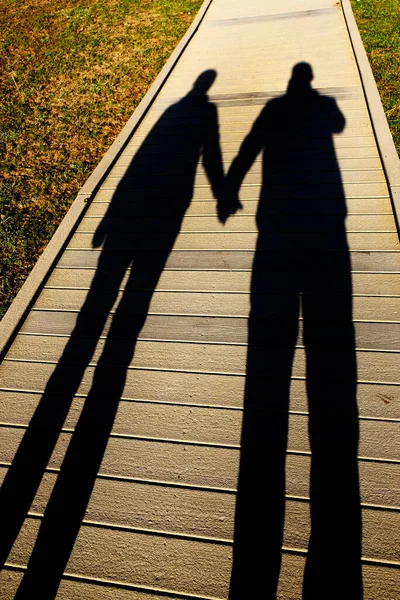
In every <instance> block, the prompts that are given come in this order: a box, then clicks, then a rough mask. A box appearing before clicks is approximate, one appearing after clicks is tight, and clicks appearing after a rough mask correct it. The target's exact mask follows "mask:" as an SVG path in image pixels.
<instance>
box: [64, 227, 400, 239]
mask: <svg viewBox="0 0 400 600" xmlns="http://www.w3.org/2000/svg"><path fill="white" fill-rule="evenodd" d="M137 233H140V232H139V231H128V230H127V231H122V232H121V233H120V236H121V238H123V237H129V236H130V235H131V234H137ZM271 233H273V234H274V235H278V234H279V235H285V236H286V235H287V236H291V235H293V234H298V235H304V234H305V233H307V236H308V237H309V238H310V237H311V236H317V235H319V236H320V235H323V236H329V234H330V233H331V234H332V236H333V237H335V236H336V234H335V232H334V231H333V232H330V231H324V230H323V229H321V230H318V231H307V232H305V231H301V232H299V230H296V229H293V230H290V229H288V230H286V231H280V230H277V231H276V232H271ZM346 233H347V234H349V233H351V234H352V235H365V234H366V233H367V234H370V233H373V234H377V233H379V234H387V235H393V233H396V234H397V229H393V230H392V229H385V230H382V231H379V230H374V229H371V230H368V229H363V230H358V231H357V230H351V229H347V230H346ZM205 234H207V235H210V236H213V237H214V236H215V235H219V236H223V237H227V236H232V237H233V236H235V235H243V234H246V235H252V236H254V237H256V236H257V234H258V232H257V231H251V230H247V231H242V230H234V231H227V230H226V229H224V230H222V231H209V230H205V231H180V232H179V234H178V237H183V236H187V235H192V236H198V235H205ZM74 235H75V236H76V235H84V236H92V235H94V231H82V230H77V231H76V233H75V234H74ZM163 235H168V232H166V231H165V232H162V231H160V232H158V233H156V234H155V236H157V237H158V236H160V237H161V236H163ZM155 236H154V237H155Z"/></svg>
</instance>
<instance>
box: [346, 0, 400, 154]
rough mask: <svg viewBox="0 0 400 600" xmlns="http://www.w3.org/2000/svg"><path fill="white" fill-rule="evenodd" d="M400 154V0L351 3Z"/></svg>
mask: <svg viewBox="0 0 400 600" xmlns="http://www.w3.org/2000/svg"><path fill="white" fill-rule="evenodd" d="M351 4H352V8H353V12H354V16H355V19H356V21H357V25H358V29H359V31H360V34H361V37H362V40H363V43H364V46H365V49H366V51H367V54H368V58H369V61H370V63H371V67H372V71H373V73H374V77H375V80H376V83H377V86H378V90H379V93H380V96H381V99H382V104H383V108H384V110H385V113H386V118H387V120H388V123H389V127H390V130H391V132H392V135H393V140H394V143H395V146H396V148H397V152H398V154H399V155H400V0H351Z"/></svg>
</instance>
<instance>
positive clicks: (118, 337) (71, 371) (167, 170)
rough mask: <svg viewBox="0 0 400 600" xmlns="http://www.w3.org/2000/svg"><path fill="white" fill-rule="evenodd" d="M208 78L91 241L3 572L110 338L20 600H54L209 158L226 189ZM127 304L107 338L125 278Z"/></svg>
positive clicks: (176, 114)
mask: <svg viewBox="0 0 400 600" xmlns="http://www.w3.org/2000/svg"><path fill="white" fill-rule="evenodd" d="M215 77H216V72H215V71H212V70H210V71H205V72H204V73H202V74H201V75H200V76H199V77H198V79H197V80H196V81H195V83H194V86H193V89H192V90H191V92H190V93H189V94H187V95H186V96H185V97H184V98H183V99H181V100H180V101H179V102H177V103H176V104H174V105H172V106H171V107H169V108H168V109H167V110H166V111H165V112H164V113H163V115H162V116H161V117H160V119H159V120H158V121H157V123H156V124H155V125H154V127H153V128H152V130H151V131H150V133H149V134H148V136H147V137H146V139H145V140H144V141H143V143H142V145H141V146H140V148H139V149H138V151H137V153H136V155H135V156H134V158H133V160H132V162H131V164H130V166H129V168H128V170H127V172H126V174H125V176H124V178H123V180H122V181H121V183H120V184H119V186H118V188H117V189H116V191H115V193H114V196H113V198H112V201H111V204H110V206H109V209H108V211H107V213H106V214H105V216H104V218H103V219H102V221H101V223H100V225H99V227H98V228H97V230H96V233H95V235H94V238H93V246H94V247H98V246H100V245H101V244H103V248H102V251H101V255H100V258H99V262H98V266H97V270H96V273H95V275H94V278H93V281H92V283H91V286H90V290H89V292H88V294H87V297H86V300H85V303H84V305H83V307H82V310H81V312H80V314H79V316H78V318H77V322H76V325H75V328H74V330H73V332H72V334H71V337H70V339H69V341H68V342H67V344H66V346H65V349H64V351H63V354H62V356H61V359H60V361H59V363H58V365H57V366H56V368H55V370H54V372H53V374H52V376H51V377H50V379H49V382H48V384H47V386H46V389H45V392H44V394H43V397H42V399H41V401H40V404H39V405H38V407H37V409H36V411H35V413H34V415H33V417H32V420H31V422H30V425H29V428H28V429H27V431H26V433H25V435H24V437H23V439H22V442H21V444H20V446H19V449H18V451H17V453H16V455H15V458H14V461H13V463H12V466H11V467H10V469H9V471H8V473H7V476H6V478H5V481H4V484H3V487H2V488H1V493H0V508H1V542H0V547H1V555H0V560H1V561H2V562H1V565H3V564H4V561H5V560H6V559H7V556H8V554H9V552H10V549H11V547H12V544H13V542H14V540H15V538H16V537H17V535H18V533H19V530H20V528H21V525H22V523H23V521H24V519H25V517H26V514H27V512H28V510H29V508H30V506H31V503H32V501H33V498H34V496H35V493H36V491H37V488H38V486H39V483H40V481H41V478H42V475H43V473H44V471H45V469H46V466H47V464H48V461H49V459H50V456H51V454H52V451H53V449H54V446H55V444H56V441H57V439H58V435H59V433H60V429H61V428H62V426H63V423H64V420H65V418H66V415H67V413H68V410H69V408H70V406H71V403H72V400H73V398H74V395H75V394H76V393H77V390H78V388H79V386H80V384H81V381H82V377H83V375H84V372H85V369H86V367H87V365H88V364H89V363H90V361H91V360H92V357H93V354H94V351H95V349H96V346H97V344H98V341H99V339H100V338H101V336H102V334H103V335H104V332H105V333H106V335H107V338H106V341H105V343H104V347H103V350H102V352H101V356H100V358H99V360H98V363H97V367H96V369H95V373H94V378H93V382H92V386H91V389H90V392H89V394H88V396H87V398H86V401H85V404H84V407H83V409H82V412H81V415H80V418H79V421H78V423H77V425H76V428H75V431H74V433H73V436H72V439H71V441H70V443H69V446H68V449H67V452H66V455H65V458H64V461H63V463H62V466H61V470H60V473H59V475H58V478H57V481H56V484H55V486H54V489H53V492H52V494H51V498H50V501H49V503H48V505H47V508H46V510H45V514H44V519H43V521H42V524H41V526H40V530H39V535H38V538H37V541H36V544H35V547H34V550H33V552H32V555H31V558H30V561H29V564H28V570H27V572H26V574H25V576H24V578H23V580H22V582H21V584H20V587H19V589H18V592H17V594H16V598H17V599H19V600H21V599H22V598H23V599H25V600H26V599H28V598H29V599H32V598H40V599H41V600H50V599H52V598H54V597H55V595H56V593H57V588H58V585H59V582H60V580H61V577H62V574H63V571H64V569H65V566H66V564H67V562H68V559H69V556H70V553H71V551H72V548H73V546H74V542H75V539H76V536H77V534H78V531H79V528H80V525H81V523H82V519H83V518H84V514H85V510H86V507H87V504H88V501H89V498H90V495H91V492H92V489H93V485H94V482H95V479H96V476H97V473H98V470H99V467H100V464H101V461H102V459H103V455H104V451H105V448H106V445H107V441H108V438H109V435H110V432H111V429H112V426H113V422H114V418H115V414H116V411H117V408H118V403H119V400H120V398H121V395H122V393H123V390H124V385H125V380H126V373H127V368H128V366H129V364H130V362H131V360H132V357H133V355H134V350H135V345H136V341H137V338H138V335H139V333H140V331H141V329H142V326H143V324H144V322H145V320H146V315H147V312H148V308H149V304H150V301H151V298H152V294H153V291H154V289H155V287H156V285H157V282H158V280H159V277H160V275H161V273H162V271H163V269H164V267H165V264H166V261H167V259H168V256H169V254H170V252H171V250H172V248H173V246H174V243H175V240H176V237H177V235H178V233H179V231H180V228H181V224H182V220H183V217H184V215H185V213H186V210H187V209H188V207H189V205H190V202H191V199H192V196H193V187H194V181H195V175H196V169H197V165H198V162H199V160H200V158H202V161H203V165H204V168H205V171H206V173H207V176H208V179H209V181H210V184H211V187H212V190H213V193H214V195H215V196H216V197H217V196H218V195H219V194H220V192H221V189H222V185H223V178H224V173H223V166H222V158H221V152H220V145H219V132H218V118H217V110H216V107H215V105H213V104H212V103H210V102H209V100H208V96H207V91H208V89H209V88H210V86H211V85H212V84H213V82H214V80H215ZM126 276H127V281H126V284H125V289H124V291H123V293H122V298H121V299H120V300H119V303H118V304H117V307H116V310H115V313H114V316H113V318H112V321H111V325H110V326H109V331H108V333H107V330H105V329H104V328H105V326H106V323H107V320H108V319H109V315H110V311H111V309H112V307H113V306H114V304H115V302H116V301H117V297H118V294H119V293H120V290H121V284H122V283H123V279H124V277H126Z"/></svg>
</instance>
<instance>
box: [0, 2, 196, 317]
mask: <svg viewBox="0 0 400 600" xmlns="http://www.w3.org/2000/svg"><path fill="white" fill-rule="evenodd" d="M201 4H202V0H57V2H54V0H0V9H1V10H0V32H1V33H0V67H1V68H0V95H1V99H2V101H1V103H0V148H1V155H2V164H1V167H0V169H1V179H0V272H1V274H2V278H1V287H0V318H1V317H2V316H3V314H4V312H5V311H6V309H7V307H8V306H9V305H10V303H11V301H12V299H13V298H14V297H15V295H16V293H17V292H18V290H19V288H20V287H21V285H22V283H23V282H24V280H25V278H26V277H27V275H28V274H29V272H30V270H31V269H32V267H33V265H34V264H35V262H36V261H37V258H38V257H39V255H40V253H41V252H42V251H43V249H44V248H45V246H46V244H47V242H48V241H49V239H50V238H51V236H52V235H53V233H54V231H55V229H56V227H57V226H58V224H59V223H60V221H61V219H62V218H63V216H64V214H65V213H66V211H67V210H68V207H69V206H70V204H71V202H72V201H73V199H74V197H75V195H76V193H77V191H78V190H79V188H80V187H81V186H82V184H83V183H84V181H85V179H86V178H87V177H88V175H89V174H90V172H91V171H92V170H93V168H94V167H95V166H96V164H97V163H98V162H99V160H100V158H101V157H102V156H103V154H104V153H105V151H106V150H107V148H108V147H109V146H110V144H111V143H112V141H113V140H114V138H115V137H116V135H117V134H118V132H119V131H120V130H121V128H122V126H123V125H124V124H125V122H126V121H127V120H128V118H129V116H130V115H131V114H132V112H133V110H134V108H135V107H136V106H137V105H138V103H139V102H140V100H141V98H142V97H143V95H144V94H145V92H146V90H147V89H148V87H149V85H150V84H151V82H152V81H153V80H154V79H155V77H156V75H157V74H158V72H159V71H160V70H161V68H162V66H163V65H164V63H165V61H166V60H167V58H168V57H169V55H170V54H171V52H172V51H173V49H174V48H175V46H176V44H177V43H178V41H179V39H180V38H181V37H182V36H183V34H184V33H185V31H186V29H187V28H188V26H189V24H190V23H191V21H192V20H193V18H194V16H195V14H196V13H197V11H198V9H199V7H200V6H201Z"/></svg>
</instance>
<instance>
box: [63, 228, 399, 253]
mask: <svg viewBox="0 0 400 600" xmlns="http://www.w3.org/2000/svg"><path fill="white" fill-rule="evenodd" d="M159 235H160V237H159V238H158V239H157V238H156V237H155V238H154V240H152V243H151V250H152V251H157V248H158V244H164V245H165V241H164V238H162V237H161V235H162V234H159ZM92 238H93V235H92V234H85V233H75V235H73V236H72V238H71V241H70V242H69V245H68V248H69V249H71V250H72V249H74V250H77V249H89V248H92ZM293 238H294V236H293V234H288V235H287V236H285V235H284V234H281V235H277V236H273V235H272V234H271V235H269V236H268V242H269V244H270V247H271V246H272V247H273V248H274V249H276V250H278V249H290V248H293V246H295V242H294V239H293ZM256 241H257V235H256V234H255V233H225V232H221V233H220V232H215V233H201V234H196V233H181V234H179V235H178V237H177V239H176V242H175V244H174V249H176V250H209V249H210V248H213V249H214V250H254V249H255V246H256ZM302 241H303V245H302V248H306V249H318V250H321V249H323V250H329V249H332V250H333V249H340V248H342V246H343V244H342V242H341V241H339V240H338V239H337V236H335V235H333V236H332V238H330V237H329V236H328V235H326V234H325V235H324V234H322V233H321V234H318V233H315V234H313V235H308V236H307V238H306V239H304V235H303V236H302ZM157 242H158V244H157ZM347 243H348V246H349V249H350V250H399V248H400V244H399V238H398V235H397V233H394V232H389V233H363V232H359V233H348V234H347ZM113 245H114V250H115V251H116V252H118V251H119V250H129V249H130V248H132V236H130V235H129V234H120V235H119V236H118V239H116V240H115V241H114V240H113ZM149 245H150V242H149Z"/></svg>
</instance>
